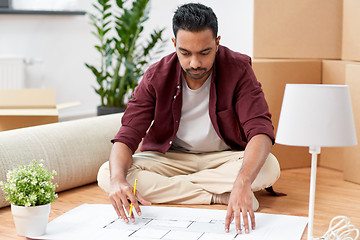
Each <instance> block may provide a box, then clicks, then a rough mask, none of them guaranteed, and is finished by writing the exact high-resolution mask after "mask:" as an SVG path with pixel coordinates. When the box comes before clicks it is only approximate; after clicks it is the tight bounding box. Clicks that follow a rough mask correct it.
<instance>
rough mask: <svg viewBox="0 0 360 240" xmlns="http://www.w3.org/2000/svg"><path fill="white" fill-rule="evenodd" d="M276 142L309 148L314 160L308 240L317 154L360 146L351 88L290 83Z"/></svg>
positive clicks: (312, 209)
mask: <svg viewBox="0 0 360 240" xmlns="http://www.w3.org/2000/svg"><path fill="white" fill-rule="evenodd" d="M275 141H276V142H277V143H279V144H284V145H290V146H307V147H309V152H310V153H311V155H312V157H311V177H310V197H309V224H308V235H307V236H308V238H307V239H313V224H314V207H315V186H316V167H317V154H319V153H320V150H321V147H340V146H351V145H356V144H357V140H356V132H355V126H354V118H353V113H352V107H351V100H350V91H349V87H348V86H346V85H322V84H287V85H286V87H285V93H284V98H283V103H282V107H281V113H280V119H279V125H278V129H277V134H276V140H275Z"/></svg>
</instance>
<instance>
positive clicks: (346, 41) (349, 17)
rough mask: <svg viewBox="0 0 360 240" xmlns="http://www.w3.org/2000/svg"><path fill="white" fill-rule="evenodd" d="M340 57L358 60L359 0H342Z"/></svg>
mask: <svg viewBox="0 0 360 240" xmlns="http://www.w3.org/2000/svg"><path fill="white" fill-rule="evenodd" d="M343 15H344V17H343V36H342V59H345V60H354V61H360V28H359V23H360V1H359V0H344V13H343Z"/></svg>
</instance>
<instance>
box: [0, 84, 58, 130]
mask: <svg viewBox="0 0 360 240" xmlns="http://www.w3.org/2000/svg"><path fill="white" fill-rule="evenodd" d="M58 120H59V114H58V109H57V107H56V98H55V90H54V89H11V90H10V89H9V90H0V131H5V130H11V129H16V128H23V127H30V126H35V125H41V124H47V123H54V122H58Z"/></svg>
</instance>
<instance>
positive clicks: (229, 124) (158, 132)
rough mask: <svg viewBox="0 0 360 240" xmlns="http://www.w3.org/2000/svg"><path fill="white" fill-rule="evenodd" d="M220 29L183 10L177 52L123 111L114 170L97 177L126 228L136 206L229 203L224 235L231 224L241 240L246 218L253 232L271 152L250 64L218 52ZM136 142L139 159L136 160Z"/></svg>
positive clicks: (209, 18) (209, 15)
mask: <svg viewBox="0 0 360 240" xmlns="http://www.w3.org/2000/svg"><path fill="white" fill-rule="evenodd" d="M217 30H218V24H217V18H216V16H215V14H214V13H213V11H212V9H211V8H209V7H206V6H204V5H202V4H193V3H190V4H185V5H182V6H180V7H179V8H178V9H177V10H176V12H175V14H174V17H173V31H174V36H175V38H173V39H172V41H173V43H174V47H175V49H176V53H172V54H170V55H168V56H166V57H164V58H163V59H162V60H160V61H159V62H157V63H155V64H153V65H152V66H150V68H149V69H148V70H147V71H146V73H145V74H144V76H143V79H142V81H141V82H140V84H139V86H138V87H137V89H136V90H135V92H134V94H133V99H132V100H131V101H130V102H129V104H128V107H127V110H126V112H125V114H124V116H123V117H122V127H121V128H120V130H119V132H118V134H117V135H116V136H115V138H114V139H113V140H112V142H113V143H114V145H113V148H112V151H111V155H110V161H109V162H110V166H109V165H108V163H106V164H104V165H103V166H102V167H101V169H100V171H99V176H98V180H99V185H100V186H101V187H102V188H103V189H104V190H105V191H107V192H108V193H109V198H110V200H111V203H112V205H113V206H114V208H115V210H116V212H117V214H118V215H119V217H120V218H122V219H124V220H125V221H126V222H129V220H128V217H127V215H126V213H125V210H126V211H127V212H129V209H130V202H131V203H132V204H133V205H134V208H135V210H136V212H137V214H138V215H140V214H141V211H140V208H139V204H138V202H140V203H141V204H144V205H149V204H150V202H152V203H173V204H227V205H228V208H227V216H226V219H225V231H229V225H230V223H231V222H232V221H233V220H234V219H235V226H236V230H237V232H238V233H241V227H240V224H241V221H240V220H241V214H242V216H243V224H244V226H245V232H246V233H249V221H248V217H247V216H248V215H249V216H250V222H251V223H250V224H251V227H252V229H254V228H255V216H254V211H256V209H257V208H258V202H257V200H256V198H255V196H254V194H253V191H258V190H260V189H263V188H266V187H269V186H271V185H272V184H273V183H274V182H275V181H276V180H277V179H278V177H279V173H280V170H279V164H278V162H277V160H276V158H275V157H274V156H273V155H271V154H270V149H271V146H272V144H273V143H274V133H273V126H272V124H271V119H270V117H271V115H270V113H269V111H268V106H267V104H266V101H265V99H264V94H263V92H262V89H261V85H260V83H259V82H257V80H256V78H255V75H254V73H253V71H252V68H251V59H250V58H249V57H248V56H245V55H242V54H240V53H236V52H233V51H231V50H229V49H228V48H226V47H223V46H220V45H219V42H220V37H219V36H217ZM142 139H143V143H142V147H141V151H142V152H139V153H135V154H134V152H135V151H136V149H137V148H138V145H139V143H140V141H141V140H142ZM109 167H110V169H109ZM109 172H110V176H109ZM135 179H138V185H137V191H136V194H135V196H134V195H133V187H132V185H131V184H133V183H134V181H135ZM124 209H125V210H124ZM130 220H131V221H132V222H134V215H133V214H131V216H130Z"/></svg>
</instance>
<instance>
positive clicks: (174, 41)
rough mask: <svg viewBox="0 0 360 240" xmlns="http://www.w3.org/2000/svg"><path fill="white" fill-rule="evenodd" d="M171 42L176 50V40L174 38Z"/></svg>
mask: <svg viewBox="0 0 360 240" xmlns="http://www.w3.org/2000/svg"><path fill="white" fill-rule="evenodd" d="M171 41H172V42H173V43H174V47H175V48H176V39H175V38H172V39H171Z"/></svg>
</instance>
